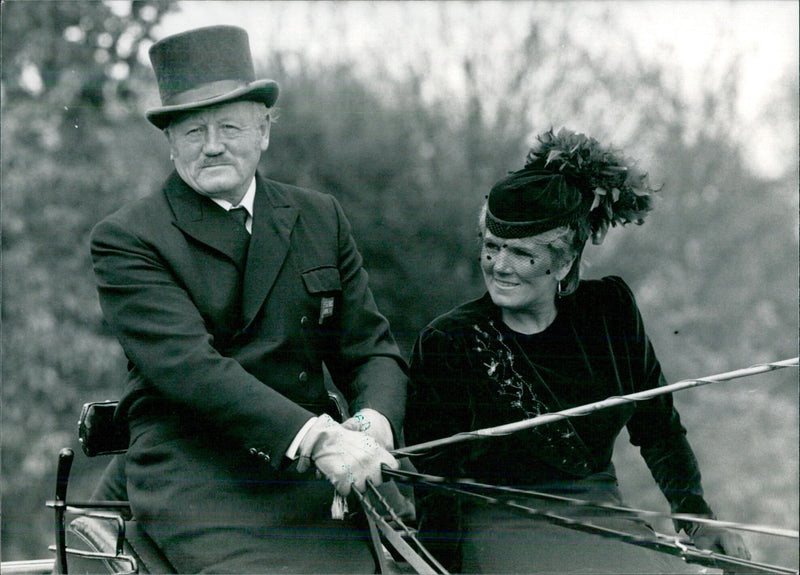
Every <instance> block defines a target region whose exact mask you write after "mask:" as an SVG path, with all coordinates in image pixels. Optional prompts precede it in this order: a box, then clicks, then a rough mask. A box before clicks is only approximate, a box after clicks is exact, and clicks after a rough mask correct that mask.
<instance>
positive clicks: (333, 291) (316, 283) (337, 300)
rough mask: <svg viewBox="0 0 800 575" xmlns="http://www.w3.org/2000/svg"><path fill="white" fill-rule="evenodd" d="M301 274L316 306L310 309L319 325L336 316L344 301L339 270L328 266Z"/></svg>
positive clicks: (313, 304)
mask: <svg viewBox="0 0 800 575" xmlns="http://www.w3.org/2000/svg"><path fill="white" fill-rule="evenodd" d="M301 275H302V277H303V283H304V284H305V286H306V290H307V291H308V294H309V296H311V301H312V303H311V305H312V306H314V307H316V309H315V310H309V311H310V312H311V316H312V317H314V318H315V319H316V320H317V324H318V325H322V324H324V323H326V322H327V321H328V320H329V318H333V317H335V315H336V313H337V312H338V307H339V306H340V305H341V303H342V298H341V294H342V280H341V278H340V277H339V270H338V269H337V268H335V267H333V266H327V267H321V268H316V269H312V270H308V271H305V272H303V273H302V274H301ZM317 306H318V307H317Z"/></svg>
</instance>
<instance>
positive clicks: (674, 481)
mask: <svg viewBox="0 0 800 575" xmlns="http://www.w3.org/2000/svg"><path fill="white" fill-rule="evenodd" d="M608 281H609V283H610V284H611V285H612V286H613V287H612V289H614V290H615V291H616V292H617V294H616V295H617V297H618V298H619V300H620V301H621V302H622V305H621V308H622V309H625V310H627V311H626V312H625V313H624V314H623V315H622V317H623V321H624V322H625V324H624V328H623V329H624V330H625V333H626V336H625V340H626V341H627V343H628V346H629V351H628V358H629V360H630V369H631V372H632V376H633V382H634V388H635V391H643V390H646V389H653V388H657V387H663V386H665V385H667V381H666V379H665V377H664V374H663V372H662V370H661V364H660V363H659V361H658V358H657V357H656V354H655V351H654V349H653V345H652V343H651V342H650V339H649V338H648V336H647V334H646V332H645V329H644V321H643V320H642V316H641V313H640V312H639V309H638V307H637V305H636V301H635V299H634V296H633V293H632V292H631V290H630V288H629V287H628V286H627V285H626V284H625V283H624V282H623V281H622V280H621V279H620V278H615V277H612V278H608ZM627 428H628V432H629V434H630V440H631V443H632V444H634V445H636V446H638V447H639V448H640V451H641V454H642V457H643V458H644V460H645V462H646V464H647V466H648V468H649V469H650V472H651V473H652V475H653V478H654V479H655V480H656V483H657V484H658V486H659V488H660V489H661V492H662V493H663V494H664V496H665V497H666V499H667V501H668V502H669V504H670V508H671V509H672V511H673V512H674V513H699V514H704V515H712V512H711V509H710V507H709V506H708V504H707V503H706V501H705V499H704V498H703V487H702V482H701V476H700V469H699V467H698V464H697V459H696V457H695V454H694V451H693V450H692V447H691V445H690V444H689V440H688V439H687V437H686V429H685V428H684V427H683V425H682V424H681V420H680V416H679V415H678V411H677V410H676V409H675V406H674V405H673V401H672V395H671V394H667V395H661V396H657V397H655V398H653V399H650V400H647V401H641V402H638V403H637V404H636V411H635V412H634V414H633V416H632V417H631V419H630V420H629V421H628V424H627ZM682 527H684V524H683V523H681V522H676V528H678V529H679V528H682Z"/></svg>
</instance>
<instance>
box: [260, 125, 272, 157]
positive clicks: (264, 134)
mask: <svg viewBox="0 0 800 575" xmlns="http://www.w3.org/2000/svg"><path fill="white" fill-rule="evenodd" d="M271 126H272V122H270V121H269V120H267V121H266V122H264V123H263V124H262V125H261V151H262V152H266V151H267V148H269V130H270V127H271Z"/></svg>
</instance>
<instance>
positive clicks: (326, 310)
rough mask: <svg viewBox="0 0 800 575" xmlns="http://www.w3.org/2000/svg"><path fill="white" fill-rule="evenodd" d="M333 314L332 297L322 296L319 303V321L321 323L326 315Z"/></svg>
mask: <svg viewBox="0 0 800 575" xmlns="http://www.w3.org/2000/svg"><path fill="white" fill-rule="evenodd" d="M332 315H333V298H332V297H324V298H322V302H321V303H320V305H319V323H320V324H322V322H323V320H324V319H325V318H326V317H331V316H332Z"/></svg>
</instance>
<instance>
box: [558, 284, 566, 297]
mask: <svg viewBox="0 0 800 575" xmlns="http://www.w3.org/2000/svg"><path fill="white" fill-rule="evenodd" d="M556 295H557V296H558V297H564V296H565V295H567V294H566V292H565V291H564V288H562V287H561V280H558V283H557V284H556Z"/></svg>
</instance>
